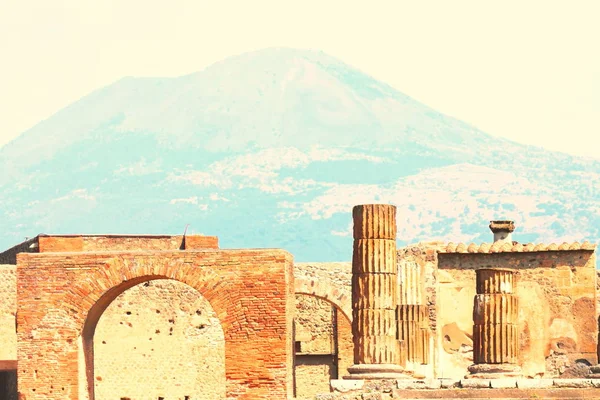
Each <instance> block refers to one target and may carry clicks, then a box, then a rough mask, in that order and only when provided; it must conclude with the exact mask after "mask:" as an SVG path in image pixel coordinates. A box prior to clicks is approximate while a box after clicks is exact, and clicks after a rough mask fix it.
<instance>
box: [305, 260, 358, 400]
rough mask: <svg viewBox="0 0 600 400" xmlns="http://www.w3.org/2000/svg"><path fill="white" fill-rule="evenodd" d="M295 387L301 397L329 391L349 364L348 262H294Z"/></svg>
mask: <svg viewBox="0 0 600 400" xmlns="http://www.w3.org/2000/svg"><path fill="white" fill-rule="evenodd" d="M294 275H295V279H296V293H297V294H296V316H295V322H296V327H295V331H296V332H295V333H296V337H295V340H296V341H297V342H300V353H298V354H297V355H296V363H295V387H296V396H297V397H298V398H300V399H312V398H314V395H315V394H317V393H323V392H328V391H329V380H330V379H337V378H342V377H343V376H344V375H347V374H348V371H347V369H348V367H349V366H351V365H352V361H353V360H352V359H353V352H354V346H353V343H352V326H351V323H350V320H349V319H348V316H347V314H350V315H351V311H350V310H351V304H350V299H351V295H350V280H351V264H350V263H297V264H295V266H294Z"/></svg>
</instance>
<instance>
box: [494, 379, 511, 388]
mask: <svg viewBox="0 0 600 400" xmlns="http://www.w3.org/2000/svg"><path fill="white" fill-rule="evenodd" d="M490 386H491V387H492V389H507V388H515V387H517V381H516V379H511V378H500V379H490Z"/></svg>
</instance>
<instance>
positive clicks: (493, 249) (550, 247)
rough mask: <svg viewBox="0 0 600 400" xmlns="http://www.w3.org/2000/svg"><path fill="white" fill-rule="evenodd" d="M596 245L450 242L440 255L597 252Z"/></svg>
mask: <svg viewBox="0 0 600 400" xmlns="http://www.w3.org/2000/svg"><path fill="white" fill-rule="evenodd" d="M595 249H596V245H595V244H593V243H590V242H588V241H587V240H586V241H585V242H583V243H581V244H579V242H573V243H567V242H564V243H562V244H560V245H558V244H556V243H550V244H544V243H538V244H534V243H527V244H521V243H514V244H512V243H509V242H495V243H481V244H475V243H470V244H466V243H458V244H454V243H452V242H449V243H448V244H447V245H446V247H445V248H443V247H442V249H441V250H440V253H524V252H538V251H572V250H595Z"/></svg>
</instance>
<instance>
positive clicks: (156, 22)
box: [0, 0, 600, 158]
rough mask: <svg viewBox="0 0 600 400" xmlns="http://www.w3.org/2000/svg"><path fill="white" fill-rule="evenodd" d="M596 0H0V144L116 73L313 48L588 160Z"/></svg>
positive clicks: (496, 131) (597, 90)
mask: <svg viewBox="0 0 600 400" xmlns="http://www.w3.org/2000/svg"><path fill="white" fill-rule="evenodd" d="M599 17H600V1H596V0H590V1H577V0H569V1H567V0H565V1H552V0H545V1H495V2H492V1H482V0H478V1H457V0H453V1H446V0H443V1H411V2H408V1H399V0H396V1H375V0H370V1H368V2H367V1H360V2H359V1H354V2H353V1H351V0H345V1H332V0H329V1H327V0H319V1H307V0H304V1H284V0H277V1H261V0H252V1H245V0H239V1H224V0H218V1H215V0H213V1H198V0H195V1H182V0H181V1H178V0H170V1H164V0H162V1H158V0H156V1H153V0H103V1H87V0H72V1H71V0H63V1H60V0H52V1H47V0H38V1H27V0H19V1H17V0H14V1H13V0H0V54H1V56H0V110H1V112H0V145H2V144H4V143H6V142H8V141H9V140H11V139H12V138H14V137H16V136H17V135H19V134H20V133H22V132H23V131H25V130H26V129H28V128H30V127H31V126H33V125H35V124H36V123H37V122H39V121H41V120H43V119H45V118H47V117H49V116H50V115H52V114H53V113H55V112H56V111H58V110H59V109H61V108H63V107H65V106H66V105H68V104H70V103H71V102H74V101H76V100H78V99H79V98H81V97H83V96H85V95H86V94H88V93H89V92H91V91H92V90H94V89H97V88H100V87H103V86H106V85H108V84H110V83H112V82H114V81H116V80H118V79H119V78H121V77H123V76H179V75H183V74H188V73H191V72H195V71H198V70H201V69H203V68H205V67H206V66H208V65H210V64H212V63H214V62H216V61H219V60H221V59H223V58H225V57H227V56H231V55H236V54H239V53H243V52H247V51H252V50H258V49H261V48H266V47H279V46H285V47H297V48H310V49H318V50H323V51H324V52H326V53H328V54H330V55H333V56H335V57H338V58H340V59H341V60H342V61H344V62H346V63H348V64H350V65H352V66H354V67H357V68H358V69H360V70H362V71H364V72H366V73H368V74H370V75H372V76H374V77H375V78H377V79H380V80H382V81H384V82H386V83H388V84H390V85H391V86H393V87H395V88H397V89H399V90H400V91H402V92H404V93H406V94H408V95H409V96H412V97H414V98H415V99H417V100H419V101H421V102H423V103H425V104H427V105H429V106H431V107H433V108H435V109H437V110H438V111H441V112H443V113H446V114H449V115H451V116H454V117H457V118H459V119H461V120H464V121H465V122H468V123H471V124H473V125H475V126H477V127H478V128H480V129H482V130H484V131H486V132H488V133H490V134H492V135H497V136H503V137H507V138H510V139H513V140H516V141H519V142H522V143H528V144H537V145H541V146H544V147H546V148H548V149H553V150H562V151H566V152H569V153H572V154H578V155H588V156H594V157H597V158H600V154H599V153H598V152H597V150H598V143H600V139H598V137H600V23H599Z"/></svg>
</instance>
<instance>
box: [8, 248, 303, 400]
mask: <svg viewBox="0 0 600 400" xmlns="http://www.w3.org/2000/svg"><path fill="white" fill-rule="evenodd" d="M17 262H18V273H17V276H18V277H17V279H18V282H19V284H18V290H17V299H18V304H19V312H18V315H17V336H18V346H17V350H18V352H17V357H18V359H19V369H18V385H19V392H20V394H21V396H22V399H23V400H29V399H78V398H81V399H83V398H86V397H88V396H90V395H91V391H90V392H89V393H88V390H87V388H86V385H88V384H89V385H90V386H91V387H93V382H94V379H95V377H94V374H93V370H94V368H93V361H92V360H93V356H92V355H91V351H90V350H91V348H92V346H93V344H92V338H93V334H94V330H95V328H96V324H97V322H98V320H99V318H100V316H101V315H102V313H103V311H104V310H105V309H106V307H107V306H108V305H109V304H110V302H111V301H113V300H114V299H115V298H116V297H117V296H118V295H120V294H121V293H123V292H124V291H125V290H126V289H129V288H130V287H133V286H135V285H137V284H140V283H143V282H146V281H149V280H153V279H161V278H166V279H173V280H176V281H179V282H182V283H185V284H186V285H188V286H190V287H192V288H194V289H196V290H197V291H198V292H199V293H201V294H202V296H203V297H204V298H205V299H206V300H207V301H208V302H209V303H210V304H211V306H212V308H213V309H214V311H215V314H216V316H217V318H218V319H219V321H220V322H221V327H222V329H223V333H224V338H225V375H226V379H227V384H226V396H227V398H232V399H233V398H240V399H251V398H265V397H271V398H289V397H290V396H291V392H292V390H291V389H292V370H291V368H292V365H293V362H292V351H291V349H292V337H291V332H292V316H293V306H294V298H293V290H294V289H293V286H292V280H293V275H292V257H291V256H290V255H289V254H288V253H286V252H284V251H280V250H213V251H188V252H166V251H161V252H157V253H154V252H148V251H144V252H115V253H62V254H61V253H46V254H44V253H41V254H31V253H30V254H27V253H24V254H20V255H19V256H18V257H17ZM82 352H83V354H81V353H82Z"/></svg>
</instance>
